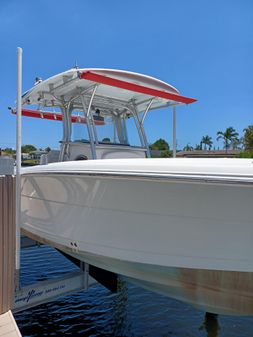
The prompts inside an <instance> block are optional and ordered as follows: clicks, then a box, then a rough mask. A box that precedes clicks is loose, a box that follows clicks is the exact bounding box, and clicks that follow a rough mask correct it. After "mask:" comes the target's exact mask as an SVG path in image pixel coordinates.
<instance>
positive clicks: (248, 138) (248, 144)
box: [243, 125, 253, 150]
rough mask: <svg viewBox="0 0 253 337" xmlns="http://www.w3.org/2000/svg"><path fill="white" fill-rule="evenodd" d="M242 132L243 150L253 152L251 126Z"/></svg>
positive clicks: (252, 128) (252, 130)
mask: <svg viewBox="0 0 253 337" xmlns="http://www.w3.org/2000/svg"><path fill="white" fill-rule="evenodd" d="M243 131H244V135H243V144H244V147H245V150H253V125H249V126H248V127H247V128H245V129H244V130H243Z"/></svg>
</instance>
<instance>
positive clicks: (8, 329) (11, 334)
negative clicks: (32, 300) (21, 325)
mask: <svg viewBox="0 0 253 337" xmlns="http://www.w3.org/2000/svg"><path fill="white" fill-rule="evenodd" d="M0 337H22V336H21V333H20V331H19V329H18V326H17V324H16V321H15V319H14V317H13V315H12V312H11V310H9V311H7V312H6V313H5V314H2V315H0Z"/></svg>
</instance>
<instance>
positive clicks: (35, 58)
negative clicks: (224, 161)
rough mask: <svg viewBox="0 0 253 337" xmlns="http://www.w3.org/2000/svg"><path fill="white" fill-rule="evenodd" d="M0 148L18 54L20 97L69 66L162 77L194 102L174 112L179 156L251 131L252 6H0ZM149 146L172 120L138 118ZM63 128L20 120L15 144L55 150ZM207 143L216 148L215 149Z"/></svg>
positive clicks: (10, 124)
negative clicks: (224, 135)
mask: <svg viewBox="0 0 253 337" xmlns="http://www.w3.org/2000/svg"><path fill="white" fill-rule="evenodd" d="M0 45H1V54H0V55H1V56H0V57H1V63H0V70H1V72H0V73H1V96H0V147H2V148H5V147H15V117H14V116H13V115H11V114H10V112H9V111H8V109H7V107H8V106H13V105H15V99H16V48H17V47H18V46H20V47H22V48H23V91H25V90H27V89H29V88H30V87H32V86H33V83H34V79H35V77H36V76H41V77H42V78H43V79H46V78H48V77H50V76H52V75H55V74H57V73H59V72H62V71H65V70H67V69H69V68H71V67H72V66H73V65H74V64H75V62H76V61H77V63H78V65H79V66H80V67H83V68H86V67H104V68H117V69H124V70H130V71H135V72H140V73H144V74H147V75H150V76H154V77H157V78H159V79H162V80H164V81H166V82H168V83H170V84H172V85H173V86H175V87H176V88H177V89H179V91H180V92H181V94H182V95H185V96H189V97H194V98H197V99H198V102H197V103H194V104H191V105H189V106H182V107H179V108H178V113H177V143H178V148H182V147H184V146H185V145H186V144H187V143H190V144H191V145H192V146H195V145H196V144H197V143H199V142H200V140H201V138H202V136H204V135H209V136H211V137H213V139H214V140H215V139H216V133H217V131H219V130H222V131H224V130H225V129H226V128H227V127H229V126H233V127H234V128H235V129H236V130H237V131H238V132H239V134H240V135H242V134H243V129H244V128H245V127H247V126H248V125H250V124H253V1H252V0H212V1H211V0H191V1H190V0H152V1H151V0H125V1H116V0H107V1H105V0H72V1H70V0H68V1H67V0H43V1H42V0H36V1H32V0H23V1H20V0H1V1H0ZM146 130H147V135H148V140H149V142H150V143H152V142H153V141H155V140H156V139H158V138H160V137H162V138H164V139H166V140H167V141H168V142H169V143H170V145H172V112H171V111H170V110H163V111H159V112H151V113H150V114H149V116H148V117H147V119H146ZM60 138H61V124H60V123H57V122H47V121H43V120H35V119H31V118H23V144H30V143H31V144H34V145H36V146H37V147H43V148H45V147H46V146H48V145H49V146H51V147H54V148H57V147H58V141H59V140H60ZM214 143H215V145H216V147H217V146H220V148H221V147H222V143H221V142H220V143H217V142H216V140H215V142H214Z"/></svg>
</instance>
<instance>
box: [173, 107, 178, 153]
mask: <svg viewBox="0 0 253 337" xmlns="http://www.w3.org/2000/svg"><path fill="white" fill-rule="evenodd" d="M176 124H177V116H176V106H173V158H176V153H177V130H176Z"/></svg>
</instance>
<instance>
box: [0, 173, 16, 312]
mask: <svg viewBox="0 0 253 337" xmlns="http://www.w3.org/2000/svg"><path fill="white" fill-rule="evenodd" d="M14 271H15V177H14V176H12V175H4V176H0V315H1V314H3V313H5V312H7V311H8V310H10V309H11V308H12V305H13V297H14Z"/></svg>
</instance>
